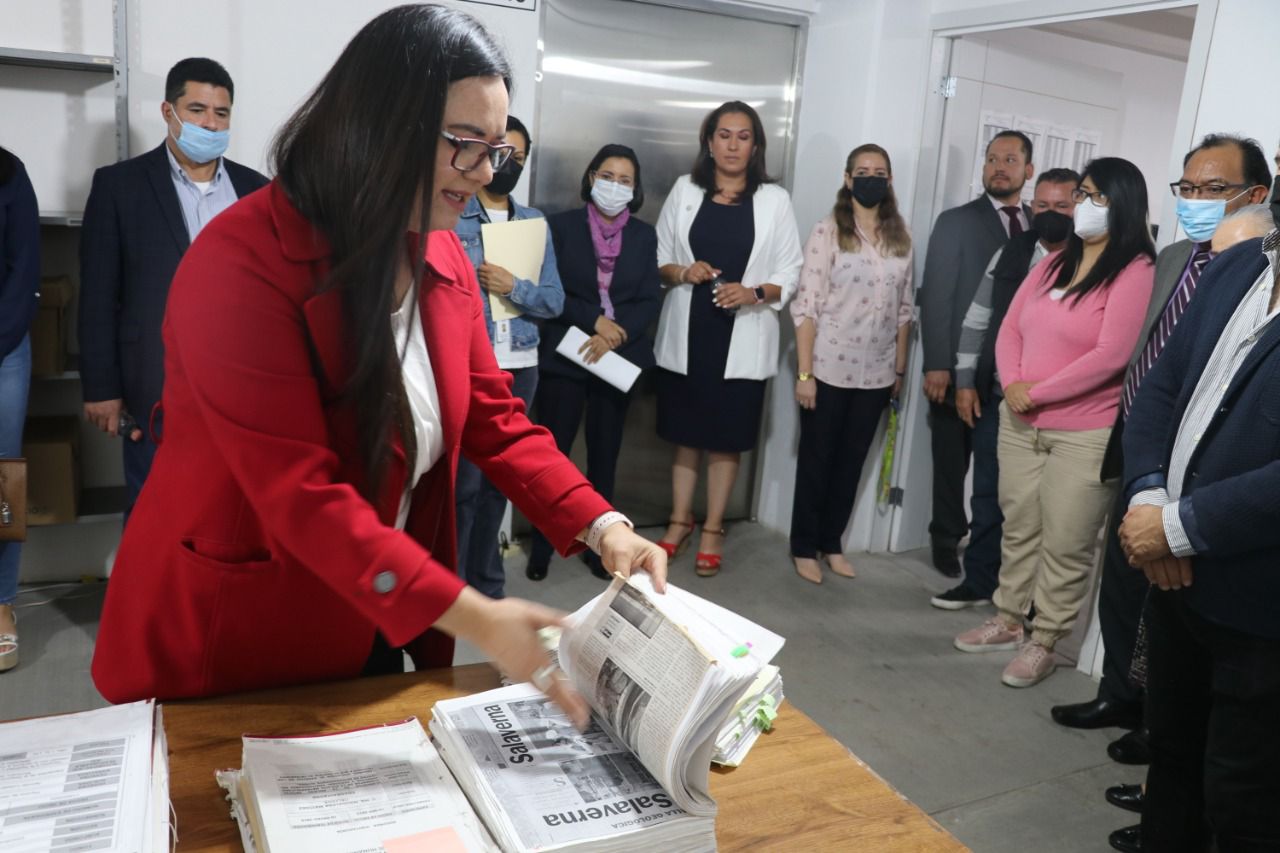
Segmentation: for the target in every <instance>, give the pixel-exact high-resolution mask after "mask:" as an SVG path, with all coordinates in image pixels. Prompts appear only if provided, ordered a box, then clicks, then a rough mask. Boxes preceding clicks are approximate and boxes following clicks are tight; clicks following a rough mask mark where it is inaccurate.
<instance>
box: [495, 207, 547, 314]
mask: <svg viewBox="0 0 1280 853" xmlns="http://www.w3.org/2000/svg"><path fill="white" fill-rule="evenodd" d="M480 238H481V239H482V240H483V241H484V259H485V262H486V263H490V264H495V265H496V266H500V267H503V268H504V269H506V270H507V271H508V272H509V273H511V274H512V275H513V276H515V277H516V278H522V279H525V280H526V281H532V282H535V283H537V281H538V279H540V278H541V277H542V259H543V256H544V255H545V254H546V251H547V220H545V219H542V218H541V217H538V218H536V219H517V220H514V221H508V222H485V223H483V224H482V225H481V226H480ZM489 310H490V311H491V312H493V320H494V322H495V323H497V322H501V321H503V320H510V319H511V318H512V317H516V316H519V315H520V314H521V313H522V312H521V311H520V309H519V308H517V307H516V306H515V304H514V303H513V302H512V301H511V300H510V299H507V298H506V297H505V296H498V295H497V294H494V293H490V294H489Z"/></svg>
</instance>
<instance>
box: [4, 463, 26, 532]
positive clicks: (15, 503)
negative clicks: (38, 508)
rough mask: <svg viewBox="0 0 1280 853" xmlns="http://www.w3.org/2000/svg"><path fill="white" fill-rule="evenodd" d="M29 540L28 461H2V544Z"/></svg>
mask: <svg viewBox="0 0 1280 853" xmlns="http://www.w3.org/2000/svg"><path fill="white" fill-rule="evenodd" d="M26 538H27V460H25V459H0V542H22V541H25V540H26Z"/></svg>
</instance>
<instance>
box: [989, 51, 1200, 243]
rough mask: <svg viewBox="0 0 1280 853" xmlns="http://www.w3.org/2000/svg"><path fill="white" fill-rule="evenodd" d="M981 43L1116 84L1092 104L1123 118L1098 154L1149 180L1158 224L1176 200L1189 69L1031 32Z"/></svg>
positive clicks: (1067, 93)
mask: <svg viewBox="0 0 1280 853" xmlns="http://www.w3.org/2000/svg"><path fill="white" fill-rule="evenodd" d="M981 39H982V40H984V41H986V42H987V43H988V44H990V45H991V46H992V49H1005V50H1008V51H1009V52H1011V53H1013V54H1015V55H1018V56H1021V57H1025V58H1032V59H1036V60H1039V61H1042V62H1046V63H1052V64H1053V65H1054V66H1055V67H1058V68H1076V69H1079V68H1087V69H1090V70H1092V71H1093V72H1094V73H1096V74H1098V75H1101V76H1103V77H1105V79H1108V80H1111V81H1114V83H1113V84H1112V85H1113V88H1112V89H1111V91H1110V92H1100V93H1096V94H1095V95H1093V96H1091V97H1090V98H1089V99H1088V100H1089V101H1090V102H1091V103H1095V104H1100V105H1101V104H1106V105H1109V106H1113V107H1114V109H1115V110H1116V111H1117V113H1118V118H1119V126H1118V128H1116V130H1117V131H1118V133H1115V134H1113V135H1111V136H1110V137H1105V138H1104V139H1103V143H1102V147H1101V148H1100V149H1099V152H1098V153H1099V155H1100V156H1116V157H1124V158H1125V159H1127V160H1130V161H1132V162H1133V164H1134V165H1136V166H1137V167H1138V168H1139V169H1140V170H1141V171H1142V174H1143V175H1144V176H1145V177H1146V179H1147V197H1148V199H1149V201H1150V208H1151V220H1152V221H1153V222H1159V221H1160V219H1161V216H1162V214H1163V212H1164V208H1165V207H1166V201H1170V200H1171V199H1172V196H1171V195H1170V194H1169V188H1168V184H1169V182H1170V181H1172V180H1177V178H1178V175H1170V174H1169V173H1168V164H1169V158H1170V154H1171V152H1172V149H1173V135H1174V130H1175V126H1176V124H1177V120H1178V103H1179V99H1180V97H1181V95H1182V86H1183V79H1184V77H1185V76H1186V71H1187V63H1186V62H1185V61H1178V60H1173V59H1166V58H1164V57H1160V56H1153V55H1151V54H1148V53H1140V52H1138V51H1136V50H1126V49H1124V48H1120V47H1113V46H1111V45H1105V44H1098V43H1095V42H1088V41H1084V40H1081V39H1076V38H1069V37H1067V36H1062V35H1058V34H1056V33H1048V32H1041V31H1039V30H1033V29H1017V30H1001V31H997V32H994V33H989V34H986V35H984V36H982V37H981ZM988 79H990V75H988ZM1057 92H1058V93H1059V94H1060V95H1062V96H1063V97H1069V98H1077V99H1079V98H1078V95H1079V93H1078V92H1077V91H1073V90H1072V89H1071V88H1068V87H1066V86H1063V85H1059V86H1058V88H1057ZM1179 150H1181V146H1179ZM1037 165H1043V164H1037Z"/></svg>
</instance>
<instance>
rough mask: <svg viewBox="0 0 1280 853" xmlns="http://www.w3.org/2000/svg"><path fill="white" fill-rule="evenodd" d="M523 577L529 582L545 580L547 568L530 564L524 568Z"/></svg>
mask: <svg viewBox="0 0 1280 853" xmlns="http://www.w3.org/2000/svg"><path fill="white" fill-rule="evenodd" d="M524 576H525V577H527V578H528V579H529V580H531V581H540V580H546V577H547V567H546V566H535V565H533V564H530V565H528V566H525V567H524Z"/></svg>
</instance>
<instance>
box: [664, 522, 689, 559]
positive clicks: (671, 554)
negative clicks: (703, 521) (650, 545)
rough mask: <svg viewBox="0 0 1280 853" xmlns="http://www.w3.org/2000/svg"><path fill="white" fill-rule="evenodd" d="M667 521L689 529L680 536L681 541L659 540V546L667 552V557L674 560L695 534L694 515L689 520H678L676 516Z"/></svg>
mask: <svg viewBox="0 0 1280 853" xmlns="http://www.w3.org/2000/svg"><path fill="white" fill-rule="evenodd" d="M667 523H668V524H674V525H676V526H677V527H684V528H686V529H687V530H688V531H689V532H688V533H686V534H685V535H683V536H681V537H680V541H679V542H668V541H666V540H665V539H659V540H658V547H659V548H661V549H662V550H663V551H665V552H667V559H668V560H674V559H675V558H676V556H677V555H678V554H679V553H680V552H681V551H683V550H684V549H685V548H686V547H688V545H689V537H690V536H692V535H693V516H690V517H689V520H688V521H676V520H675V519H674V518H672V519H668V522H667Z"/></svg>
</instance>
